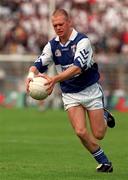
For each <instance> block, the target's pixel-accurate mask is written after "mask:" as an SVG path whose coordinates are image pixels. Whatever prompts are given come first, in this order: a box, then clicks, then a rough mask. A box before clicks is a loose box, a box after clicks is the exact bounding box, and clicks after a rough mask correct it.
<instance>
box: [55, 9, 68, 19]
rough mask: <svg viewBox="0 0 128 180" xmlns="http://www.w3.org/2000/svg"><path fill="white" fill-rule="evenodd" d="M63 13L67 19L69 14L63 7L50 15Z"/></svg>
mask: <svg viewBox="0 0 128 180" xmlns="http://www.w3.org/2000/svg"><path fill="white" fill-rule="evenodd" d="M58 15H63V16H64V17H65V18H66V19H69V14H68V12H67V11H66V10H65V9H56V10H55V11H54V12H53V14H52V16H58Z"/></svg>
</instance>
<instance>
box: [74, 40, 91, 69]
mask: <svg viewBox="0 0 128 180" xmlns="http://www.w3.org/2000/svg"><path fill="white" fill-rule="evenodd" d="M92 53H93V52H92V48H91V44H90V41H89V39H88V38H83V39H81V40H80V41H79V42H78V43H77V46H76V52H75V56H74V65H76V66H78V67H80V68H81V69H83V70H86V69H88V68H89V67H91V65H92V64H93V63H94V62H93V59H92Z"/></svg>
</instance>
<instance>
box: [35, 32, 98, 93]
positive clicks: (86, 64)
mask: <svg viewBox="0 0 128 180" xmlns="http://www.w3.org/2000/svg"><path fill="white" fill-rule="evenodd" d="M51 62H54V64H55V66H56V67H58V66H59V69H61V71H65V70H66V69H67V68H69V67H70V66H72V65H75V66H78V67H80V68H81V70H82V71H81V73H80V74H78V75H75V76H73V77H72V78H70V79H68V80H65V81H63V82H60V86H61V90H62V92H64V93H77V92H79V91H82V90H84V89H85V88H87V87H89V86H91V85H92V84H94V83H96V82H97V81H98V80H99V77H100V75H99V72H98V66H97V64H96V63H95V62H94V61H93V59H92V48H91V45H90V41H89V39H88V37H87V36H86V35H84V34H82V33H78V32H77V31H75V30H73V32H72V34H71V37H70V38H69V41H68V42H67V43H66V44H65V45H63V44H61V43H60V41H59V38H58V37H57V38H53V39H52V40H51V41H49V42H48V44H47V45H46V47H45V48H44V50H43V52H42V54H41V56H40V57H39V58H38V59H37V60H36V61H35V66H36V67H37V69H38V70H39V71H40V72H41V73H42V72H44V71H46V70H47V68H48V65H49V64H50V63H51ZM57 69H58V68H57Z"/></svg>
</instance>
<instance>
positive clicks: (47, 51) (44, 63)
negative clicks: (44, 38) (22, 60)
mask: <svg viewBox="0 0 128 180" xmlns="http://www.w3.org/2000/svg"><path fill="white" fill-rule="evenodd" d="M52 63H53V55H52V51H51V45H50V43H49V42H48V43H47V44H46V45H45V47H44V49H43V51H42V54H41V55H40V56H39V57H38V58H37V59H36V60H35V62H34V65H35V66H36V67H37V69H38V70H39V72H41V73H43V72H45V71H46V70H47V69H48V65H50V64H52Z"/></svg>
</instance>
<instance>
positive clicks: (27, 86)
mask: <svg viewBox="0 0 128 180" xmlns="http://www.w3.org/2000/svg"><path fill="white" fill-rule="evenodd" d="M31 81H33V78H27V79H26V92H27V93H29V83H30V82H31Z"/></svg>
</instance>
